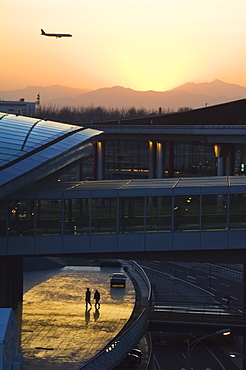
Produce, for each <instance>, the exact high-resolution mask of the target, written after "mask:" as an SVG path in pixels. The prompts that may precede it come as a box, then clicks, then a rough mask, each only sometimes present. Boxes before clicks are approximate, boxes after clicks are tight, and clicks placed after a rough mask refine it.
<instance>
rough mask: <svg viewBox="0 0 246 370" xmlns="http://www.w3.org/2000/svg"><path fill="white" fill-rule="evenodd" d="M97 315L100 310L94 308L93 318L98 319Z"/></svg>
mask: <svg viewBox="0 0 246 370" xmlns="http://www.w3.org/2000/svg"><path fill="white" fill-rule="evenodd" d="M99 316H100V312H99V310H98V309H97V308H96V310H95V312H94V320H95V321H97V320H98V319H99Z"/></svg>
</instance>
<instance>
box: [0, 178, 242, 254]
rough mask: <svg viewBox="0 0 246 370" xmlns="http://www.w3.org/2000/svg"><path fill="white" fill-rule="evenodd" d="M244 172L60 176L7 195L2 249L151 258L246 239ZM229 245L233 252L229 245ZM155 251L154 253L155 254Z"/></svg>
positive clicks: (236, 244) (1, 216) (237, 244)
mask: <svg viewBox="0 0 246 370" xmlns="http://www.w3.org/2000/svg"><path fill="white" fill-rule="evenodd" d="M245 181H246V180H245V178H244V177H206V178H179V179H173V178H172V179H151V180H149V179H148V180H129V181H126V180H115V181H81V182H53V183H49V184H47V183H46V184H42V183H41V184H34V185H31V186H28V187H26V188H24V189H23V190H22V191H19V192H17V193H14V194H12V195H11V196H9V197H8V199H4V200H1V202H0V222H1V228H0V230H1V231H0V233H1V236H0V255H24V256H25V255H46V256H48V255H62V254H66V255H72V254H87V255H90V254H93V255H102V256H103V255H104V256H105V255H107V257H108V256H109V253H110V256H112V258H113V257H116V258H117V257H119V256H125V257H126V256H127V258H128V259H129V258H134V257H133V256H134V254H135V256H138V255H141V256H143V257H145V256H146V258H149V257H150V256H154V254H157V255H159V254H161V253H169V252H177V253H180V252H182V253H183V252H185V253H186V256H187V257H188V258H189V260H192V254H193V253H196V252H206V251H210V252H211V251H212V252H214V251H215V250H216V251H217V253H216V256H218V255H219V253H223V255H227V256H228V253H231V256H232V257H233V256H235V255H236V253H235V252H236V251H243V250H244V249H245V243H244V242H242V241H243V240H245V239H246V190H245ZM225 251H227V253H226V254H225V253H224V252H225ZM153 253H154V254H153Z"/></svg>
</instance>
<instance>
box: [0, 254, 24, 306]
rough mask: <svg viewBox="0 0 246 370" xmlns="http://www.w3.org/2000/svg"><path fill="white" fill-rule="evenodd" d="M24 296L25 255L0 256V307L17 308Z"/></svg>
mask: <svg viewBox="0 0 246 370" xmlns="http://www.w3.org/2000/svg"><path fill="white" fill-rule="evenodd" d="M22 296H23V257H21V256H1V257H0V307H1V308H13V309H16V308H17V307H18V305H19V303H20V302H22Z"/></svg>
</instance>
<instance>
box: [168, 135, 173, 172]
mask: <svg viewBox="0 0 246 370" xmlns="http://www.w3.org/2000/svg"><path fill="white" fill-rule="evenodd" d="M168 177H170V178H171V177H174V142H173V140H170V141H169V158H168Z"/></svg>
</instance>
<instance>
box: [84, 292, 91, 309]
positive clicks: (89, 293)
mask: <svg viewBox="0 0 246 370" xmlns="http://www.w3.org/2000/svg"><path fill="white" fill-rule="evenodd" d="M88 304H89V305H90V308H91V291H90V289H89V288H87V290H86V293H85V307H86V310H87V308H88Z"/></svg>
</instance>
